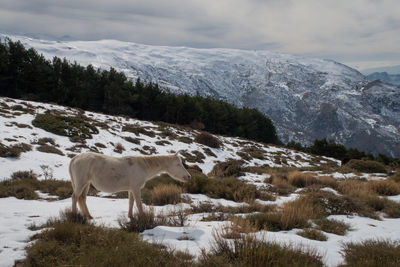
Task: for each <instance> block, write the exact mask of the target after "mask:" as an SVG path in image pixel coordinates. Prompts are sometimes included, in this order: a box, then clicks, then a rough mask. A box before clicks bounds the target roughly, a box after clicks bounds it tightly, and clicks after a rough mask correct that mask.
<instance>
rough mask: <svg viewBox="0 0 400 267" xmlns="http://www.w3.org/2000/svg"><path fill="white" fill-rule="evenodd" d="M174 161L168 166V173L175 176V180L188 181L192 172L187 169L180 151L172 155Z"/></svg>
mask: <svg viewBox="0 0 400 267" xmlns="http://www.w3.org/2000/svg"><path fill="white" fill-rule="evenodd" d="M171 159H172V162H171V164H170V165H169V166H168V170H167V173H168V174H169V176H171V177H172V178H174V179H175V180H178V181H180V182H187V181H189V180H190V177H191V176H190V174H189V172H188V171H187V170H186V169H185V167H184V166H183V163H182V159H181V157H180V156H179V155H178V153H175V154H174V155H172V156H171Z"/></svg>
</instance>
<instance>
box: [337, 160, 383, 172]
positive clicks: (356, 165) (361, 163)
mask: <svg viewBox="0 0 400 267" xmlns="http://www.w3.org/2000/svg"><path fill="white" fill-rule="evenodd" d="M345 166H346V167H348V168H351V169H353V170H356V171H359V172H365V173H386V172H387V170H386V167H385V165H384V164H383V163H380V162H378V161H373V160H358V159H352V160H350V161H349V162H347V163H346V164H345Z"/></svg>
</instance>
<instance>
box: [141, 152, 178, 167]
mask: <svg viewBox="0 0 400 267" xmlns="http://www.w3.org/2000/svg"><path fill="white" fill-rule="evenodd" d="M173 157H174V154H165V155H148V156H136V157H135V158H136V159H137V160H138V162H139V163H141V164H142V165H144V166H146V167H148V168H151V169H156V168H159V167H160V166H161V167H165V166H166V165H167V164H168V163H169V162H170V161H171V159H172V158H173Z"/></svg>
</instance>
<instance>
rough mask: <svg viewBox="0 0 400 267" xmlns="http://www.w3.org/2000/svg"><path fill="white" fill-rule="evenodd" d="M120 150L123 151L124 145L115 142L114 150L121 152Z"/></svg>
mask: <svg viewBox="0 0 400 267" xmlns="http://www.w3.org/2000/svg"><path fill="white" fill-rule="evenodd" d="M122 151H125V147H124V146H123V145H122V144H121V143H116V144H115V146H114V152H117V153H119V154H121V153H122Z"/></svg>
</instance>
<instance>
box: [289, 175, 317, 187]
mask: <svg viewBox="0 0 400 267" xmlns="http://www.w3.org/2000/svg"><path fill="white" fill-rule="evenodd" d="M287 179H288V182H289V183H290V184H292V185H294V186H296V187H306V186H310V185H313V184H317V183H318V182H319V180H317V178H315V176H314V175H313V174H311V173H304V172H299V171H293V172H289V173H288V174H287Z"/></svg>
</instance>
